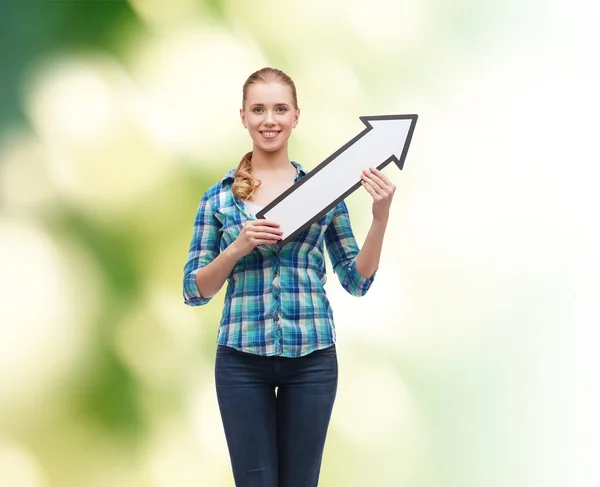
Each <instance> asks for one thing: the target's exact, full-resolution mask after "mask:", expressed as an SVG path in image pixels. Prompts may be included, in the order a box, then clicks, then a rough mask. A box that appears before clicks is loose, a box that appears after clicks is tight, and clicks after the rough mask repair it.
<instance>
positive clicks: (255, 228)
mask: <svg viewBox="0 0 600 487" xmlns="http://www.w3.org/2000/svg"><path fill="white" fill-rule="evenodd" d="M281 234H282V232H281V230H279V224H278V223H275V222H273V221H270V220H248V221H247V222H246V224H245V225H244V227H243V228H242V231H241V232H240V234H239V235H238V237H237V238H236V239H235V241H234V242H233V243H232V244H231V245H230V246H229V247H227V248H226V249H225V250H223V251H222V252H221V253H220V254H219V255H218V256H217V257H216V258H215V259H214V260H213V261H212V262H211V263H210V264H207V265H205V266H204V267H202V268H201V269H198V271H197V272H196V286H197V287H198V291H200V294H201V295H202V297H203V298H205V299H208V298H212V297H213V296H214V295H215V294H217V293H218V292H219V290H220V289H221V288H222V287H223V284H225V281H226V280H227V276H229V274H230V273H231V271H232V270H233V268H234V267H235V264H236V262H237V261H238V260H239V259H241V258H242V257H244V256H245V255H248V254H249V253H250V252H252V250H253V249H254V248H255V247H256V246H257V245H261V244H275V243H277V241H278V240H281Z"/></svg>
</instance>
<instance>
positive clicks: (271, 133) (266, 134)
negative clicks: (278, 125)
mask: <svg viewBox="0 0 600 487" xmlns="http://www.w3.org/2000/svg"><path fill="white" fill-rule="evenodd" d="M262 134H263V135H264V136H265V137H275V136H276V135H277V132H263V133H262Z"/></svg>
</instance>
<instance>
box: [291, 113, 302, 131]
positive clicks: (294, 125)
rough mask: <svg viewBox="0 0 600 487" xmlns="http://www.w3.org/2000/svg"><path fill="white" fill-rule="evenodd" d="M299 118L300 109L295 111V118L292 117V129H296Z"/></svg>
mask: <svg viewBox="0 0 600 487" xmlns="http://www.w3.org/2000/svg"><path fill="white" fill-rule="evenodd" d="M299 118H300V108H298V109H296V116H295V117H294V124H293V125H292V126H293V127H294V128H296V125H298V119H299Z"/></svg>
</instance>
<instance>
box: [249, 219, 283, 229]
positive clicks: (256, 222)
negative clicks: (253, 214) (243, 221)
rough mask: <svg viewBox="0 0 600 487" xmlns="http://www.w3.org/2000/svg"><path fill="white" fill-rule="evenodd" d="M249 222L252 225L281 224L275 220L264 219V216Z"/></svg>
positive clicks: (277, 225)
mask: <svg viewBox="0 0 600 487" xmlns="http://www.w3.org/2000/svg"><path fill="white" fill-rule="evenodd" d="M249 223H250V224H251V225H266V226H269V227H279V226H280V225H279V223H277V222H274V221H273V220H263V219H262V218H261V219H258V220H249Z"/></svg>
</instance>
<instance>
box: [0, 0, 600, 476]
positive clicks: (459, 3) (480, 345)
mask: <svg viewBox="0 0 600 487" xmlns="http://www.w3.org/2000/svg"><path fill="white" fill-rule="evenodd" d="M597 19H598V7H597V6H596V5H595V4H593V3H592V2H585V1H582V2H569V3H568V4H565V3H562V2H558V1H555V0H552V1H546V2H543V1H541V0H539V1H538V0H529V1H525V2H516V1H508V2H507V1H501V0H488V1H476V0H402V1H397V2H392V1H389V0H371V1H369V2H365V1H358V0H345V1H342V0H329V1H324V0H319V1H316V0H303V1H300V0H290V1H274V0H265V1H262V2H242V1H240V0H205V1H202V0H168V1H167V0H130V1H129V2H123V1H84V0H81V1H37V2H33V1H25V2H16V1H3V2H2V4H0V41H1V44H0V56H1V57H0V63H1V64H0V303H1V304H0V485H1V486H2V487H100V486H102V487H108V486H110V487H130V486H135V487H167V486H168V487H171V486H177V487H188V486H189V487H191V486H195V487H197V486H203V487H204V486H210V487H227V486H233V480H232V476H231V473H230V469H229V459H228V456H227V450H226V445H225V441H224V436H223V433H222V429H221V423H220V417H219V414H218V409H217V403H216V398H215V393H214V385H213V363H214V354H215V338H216V332H217V326H218V321H219V317H220V312H221V305H222V294H220V295H219V296H217V297H216V298H215V299H213V301H212V302H211V303H210V304H209V305H207V306H205V307H202V308H188V307H186V306H184V304H183V300H182V297H181V279H182V269H183V265H184V263H185V260H186V257H187V249H188V244H189V239H190V237H191V232H192V223H193V218H194V215H195V211H196V207H197V204H198V201H199V199H200V196H201V195H202V193H203V192H204V191H205V190H206V189H207V188H208V187H209V186H210V185H212V184H213V183H214V182H216V181H217V180H218V179H219V178H220V177H221V176H222V175H223V174H224V173H225V172H226V171H227V170H229V169H231V168H232V167H235V166H236V165H237V162H238V161H239V159H240V157H241V155H242V154H243V153H245V152H246V151H247V150H249V149H250V140H249V138H248V136H247V134H246V133H245V132H244V130H243V128H242V126H241V124H240V122H239V118H238V109H239V106H240V103H241V86H242V84H243V82H244V81H245V79H246V77H247V76H248V75H249V74H250V73H251V72H253V71H254V70H256V69H259V68H261V67H263V66H266V65H271V66H276V67H279V68H281V69H283V70H284V71H286V72H287V73H288V74H290V75H291V76H292V78H293V79H294V80H295V81H296V84H297V88H298V94H299V103H300V107H301V111H302V114H301V118H300V124H299V126H298V129H297V130H296V131H295V133H294V136H293V140H292V141H291V148H290V154H291V156H292V157H293V158H294V159H295V160H297V161H299V162H301V163H302V164H303V165H304V167H305V168H307V169H311V168H313V167H315V166H316V165H317V164H318V163H319V162H320V161H322V160H323V159H324V158H325V157H327V156H328V155H329V154H331V153H332V152H334V151H335V150H336V149H337V148H338V147H340V146H341V145H342V144H344V143H345V142H346V141H347V140H349V139H350V138H352V137H354V136H355V135H356V134H357V133H358V132H360V131H361V130H362V125H361V123H360V121H359V120H358V117H359V116H360V115H379V114H394V113H418V114H419V117H420V118H419V122H418V124H417V127H416V131H415V135H414V138H413V142H412V146H411V149H410V152H409V154H408V158H407V160H406V164H405V169H404V170H403V171H402V172H400V171H398V170H397V169H396V168H395V167H391V166H388V168H387V169H386V170H385V172H386V174H387V175H388V177H390V178H391V179H392V180H393V181H394V182H395V184H396V185H397V187H398V190H397V193H396V197H395V199H394V204H393V212H392V217H391V218H392V221H391V223H390V226H389V229H388V232H389V233H388V234H387V235H386V243H385V248H384V254H383V257H382V262H381V267H380V270H379V273H378V279H377V280H376V282H375V284H374V285H373V287H372V289H371V291H370V292H369V294H368V295H367V296H365V297H364V298H360V299H357V298H352V297H350V296H348V295H345V294H344V292H343V290H341V287H340V286H339V284H338V282H337V280H336V279H335V278H333V275H332V274H331V273H330V280H329V283H328V285H327V286H328V287H327V290H328V294H329V296H330V299H331V301H332V305H333V307H334V312H335V317H336V322H337V326H338V349H339V361H340V386H339V395H338V399H337V402H336V406H335V409H334V414H333V419H332V423H331V429H330V435H329V438H328V443H327V446H326V451H325V457H324V462H323V468H322V480H321V482H320V485H321V486H323V487H328V486H330V487H333V486H335V487H339V486H344V487H364V486H365V485H370V486H407V487H509V486H510V487H529V486H540V487H541V486H544V487H558V486H565V487H566V486H572V485H574V484H575V482H576V481H577V479H578V478H577V473H576V471H575V463H576V460H578V459H579V458H580V457H581V456H582V455H583V456H584V457H585V456H586V455H587V456H588V459H589V461H588V466H590V471H591V469H592V467H593V465H594V464H595V459H596V458H597V457H596V456H595V453H593V452H594V450H592V449H591V448H592V446H593V445H592V440H591V439H590V436H591V434H590V431H591V430H590V429H589V428H590V427H591V425H590V424H589V423H587V424H586V425H585V427H582V428H581V429H580V430H578V432H579V433H583V432H585V435H583V436H585V438H586V441H587V442H588V443H585V445H584V447H583V448H581V449H580V451H579V453H578V454H575V453H574V450H573V449H572V442H573V440H574V435H575V432H574V423H575V413H574V412H573V411H574V404H575V394H576V391H575V387H576V386H580V387H581V388H582V389H583V388H586V387H587V383H585V382H581V381H579V379H578V380H577V381H576V379H575V372H574V365H573V362H574V361H573V358H574V329H575V326H576V325H577V324H578V323H580V322H581V323H584V322H589V321H590V316H591V315H590V314H589V311H590V310H591V309H592V308H597V305H596V304H595V303H596V301H597V295H596V294H597V293H596V292H595V291H594V287H593V283H594V282H595V279H596V276H597V274H596V272H595V268H596V267H597V264H598V261H599V258H598V251H597V250H596V249H597V247H596V245H595V244H594V241H595V230H594V229H595V226H596V225H594V224H590V219H589V218H588V215H587V214H586V211H584V210H583V208H588V209H589V208H590V207H592V206H593V205H592V203H594V201H593V200H592V198H593V196H591V195H592V194H593V192H594V191H595V176H598V174H599V171H598V169H597V167H594V163H596V165H597V162H598V161H597V160H593V158H592V156H591V155H590V154H592V153H593V152H592V151H588V149H587V146H586V145H587V144H590V141H591V140H593V138H594V137H595V133H594V132H595V130H594V127H597V116H596V113H597V112H595V110H594V109H595V107H596V105H595V104H596V103H597V101H598V97H597V95H596V94H595V91H596V80H595V78H594V77H595V68H594V63H595V62H597V61H594V59H596V57H597V53H596V51H595V48H594V47H593V46H594V45H595V43H594V41H595V40H596V37H597V35H596V30H597V29H596V27H595V25H596V21H597ZM596 154H597V151H596ZM582 164H583V166H585V167H583V166H582ZM582 167H583V168H582ZM590 171H591V173H590ZM347 202H348V205H349V208H350V212H351V215H352V219H353V223H354V228H355V233H356V235H357V237H358V239H359V241H360V242H362V240H363V239H364V237H365V235H366V232H367V229H368V224H369V221H370V220H369V219H370V202H369V196H368V195H367V194H366V193H363V192H357V193H355V194H353V195H351V196H350V197H349V198H348V200H347ZM585 333H588V335H585ZM594 333H595V332H590V331H586V332H584V335H583V340H582V341H583V342H586V341H587V340H586V338H596V337H597V334H596V335H594ZM382 337H384V339H382ZM588 351H589V356H590V357H592V356H593V355H594V353H595V352H594V350H593V348H592V347H589V348H588ZM589 370H591V369H589V368H588V371H589ZM588 376H589V378H590V379H591V381H592V383H594V384H595V383H596V381H595V379H594V378H593V374H591V372H588ZM578 381H579V382H578ZM580 382H581V384H580ZM586 408H587V409H586ZM583 409H586V410H587V411H593V407H591V406H589V403H586V406H585V407H583ZM583 409H581V408H578V410H577V417H579V414H580V413H582V412H585V411H583ZM596 426H597V425H596ZM576 457H577V458H576ZM582 480H583V481H587V480H588V478H587V477H586V478H585V479H584V478H583V477H581V476H580V477H579V481H582ZM581 485H583V483H582V484H581Z"/></svg>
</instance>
